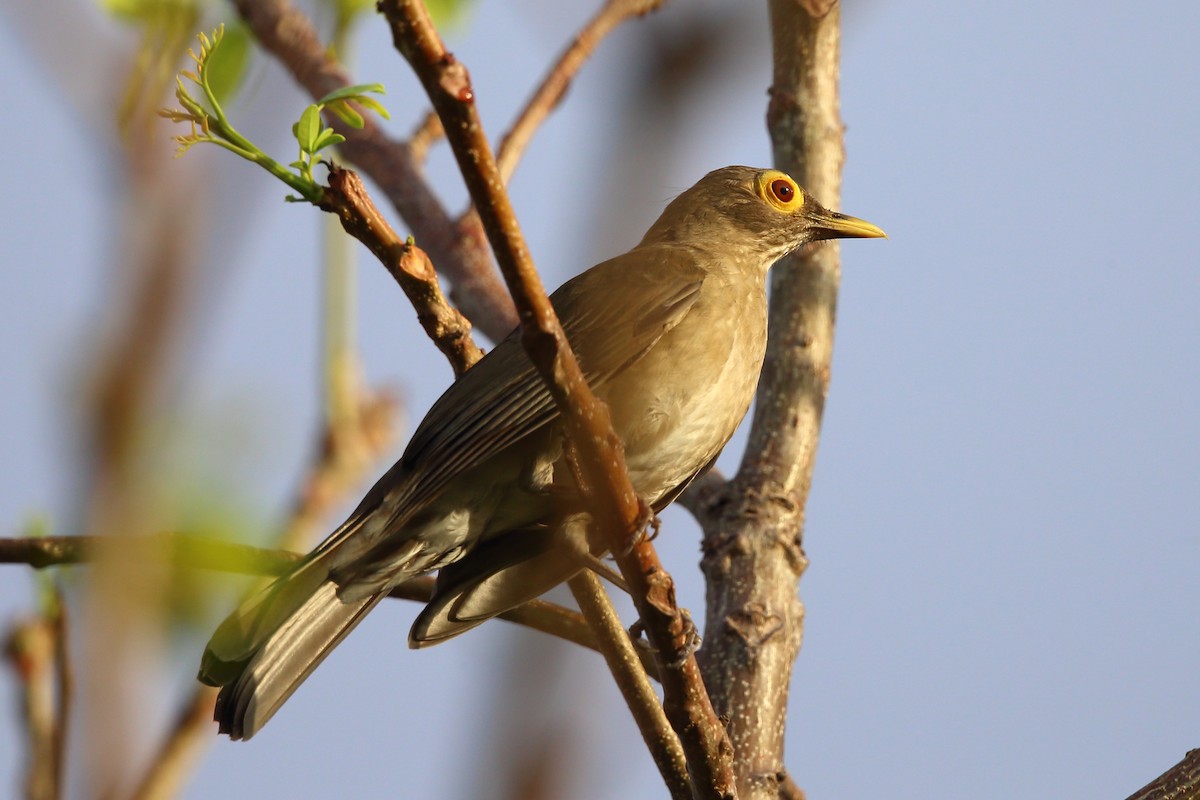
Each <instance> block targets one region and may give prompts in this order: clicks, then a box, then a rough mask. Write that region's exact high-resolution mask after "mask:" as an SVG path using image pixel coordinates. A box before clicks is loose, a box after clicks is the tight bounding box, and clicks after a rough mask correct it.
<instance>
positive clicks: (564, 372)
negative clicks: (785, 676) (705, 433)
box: [380, 0, 734, 797]
mask: <svg viewBox="0 0 1200 800" xmlns="http://www.w3.org/2000/svg"><path fill="white" fill-rule="evenodd" d="M380 10H381V11H383V13H384V15H385V16H386V17H387V19H388V22H389V24H390V25H391V28H392V38H393V41H394V42H395V45H396V48H397V49H398V50H399V51H400V52H401V53H402V54H403V55H404V57H405V58H406V59H407V60H408V62H409V63H410V64H411V65H412V67H413V70H414V72H416V74H417V76H418V78H420V80H421V84H422V85H423V86H424V87H425V91H426V92H427V93H428V94H429V97H430V100H431V101H432V102H433V107H434V109H435V110H436V111H437V112H438V115H439V116H441V118H442V126H443V128H445V130H446V136H447V139H448V140H449V142H450V146H451V148H452V149H453V151H454V155H455V158H456V159H457V160H458V164H459V169H460V170H461V171H462V173H463V179H464V181H465V182H466V184H467V188H468V190H469V191H470V193H471V197H472V199H473V200H474V202H475V206H476V208H477V209H478V210H479V215H480V219H481V221H482V223H483V227H484V230H485V231H486V232H487V234H488V239H489V241H491V243H492V250H493V252H494V253H495V255H496V260H497V262H498V263H499V265H500V271H501V273H502V274H503V275H504V278H505V280H506V282H507V283H508V286H509V290H510V291H511V292H512V295H513V300H514V301H515V302H516V305H517V310H518V315H519V317H520V320H521V324H522V335H521V341H522V344H523V345H524V346H525V349H526V350H527V351H528V352H529V355H530V358H531V359H532V361H533V363H534V365H535V366H536V367H537V369H538V371H539V372H540V374H541V375H542V378H543V380H544V381H545V382H546V385H547V387H548V388H549V390H550V393H551V395H552V396H553V398H554V400H555V403H556V404H557V406H558V409H559V411H560V413H561V414H562V418H563V422H564V426H565V428H566V432H567V436H568V440H569V442H570V443H571V445H572V447H573V448H575V449H576V450H577V451H578V453H579V454H580V456H581V457H580V458H579V459H578V463H579V464H580V466H581V467H582V476H581V477H582V479H583V480H582V483H583V486H582V488H583V490H584V492H585V494H586V495H587V496H588V497H589V499H590V500H591V508H592V510H593V512H594V514H595V517H596V521H597V523H598V525H599V528H600V530H601V531H602V532H603V533H604V535H605V537H606V539H607V541H608V542H609V547H610V550H611V551H612V552H613V553H614V554H615V555H616V558H617V563H618V565H619V566H620V567H621V573H622V575H623V576H624V577H625V580H626V582H627V583H628V584H629V587H630V589H631V593H632V595H633V599H634V603H635V604H636V606H637V609H638V613H639V614H640V615H641V619H642V622H643V623H644V624H645V626H646V631H647V635H648V638H649V639H650V642H651V644H652V646H653V649H654V651H655V659H656V661H657V663H658V665H659V674H660V676H661V678H662V682H663V693H664V707H665V709H666V712H667V717H668V719H670V720H671V724H672V726H673V727H674V728H675V731H676V733H678V734H679V738H680V741H681V742H682V743H683V747H684V751H685V752H686V753H687V758H688V767H689V770H690V772H691V779H692V785H693V791H694V792H695V793H696V794H697V795H698V796H703V797H729V796H733V795H734V786H733V772H732V770H731V768H730V757H731V755H732V753H731V749H730V747H729V740H728V738H727V737H726V735H725V729H724V727H723V726H722V725H721V723H720V721H719V720H718V719H717V716H716V714H715V713H713V710H712V706H711V704H710V703H709V701H708V696H707V693H706V692H705V690H704V684H703V682H702V681H701V680H700V672H699V668H698V667H697V665H696V661H695V657H694V655H693V653H692V644H693V642H694V640H695V639H694V630H693V629H692V628H691V624H690V621H688V620H687V619H686V617H685V615H684V614H682V613H681V612H680V610H679V608H678V606H677V605H676V603H675V597H674V584H673V582H672V581H671V578H670V575H669V574H667V572H666V571H665V570H664V569H663V567H662V564H661V562H660V561H659V560H658V556H657V554H656V553H655V552H654V548H653V546H651V545H650V543H649V542H648V541H645V540H644V538H643V540H642V541H640V542H637V541H636V540H635V537H637V536H638V535H639V534H640V532H641V529H642V527H643V526H644V522H643V521H644V520H645V518H646V513H645V510H644V508H643V507H642V505H641V503H640V501H639V500H638V498H637V496H636V494H635V493H634V490H633V486H632V485H631V484H630V482H629V475H628V472H627V470H626V468H625V463H624V461H625V459H624V448H623V446H622V444H621V440H620V439H619V438H618V437H617V435H616V434H615V433H614V432H613V430H612V422H611V419H610V417H609V413H608V409H607V407H605V406H604V405H603V404H602V403H600V402H598V401H597V400H596V398H595V396H594V395H593V394H592V393H591V390H590V389H589V388H588V386H587V384H586V382H585V381H584V379H583V375H582V372H581V371H580V369H579V364H578V362H577V361H576V359H575V356H574V354H573V353H572V352H571V349H570V347H569V345H568V344H567V340H566V336H565V335H564V334H563V331H562V327H561V325H560V324H559V322H558V318H557V317H556V315H555V313H554V309H553V307H551V305H550V302H549V300H548V299H547V297H546V293H545V290H544V289H543V287H542V283H541V280H540V278H539V277H538V275H537V272H536V271H535V270H534V267H533V264H532V261H531V260H530V258H529V254H528V251H527V249H526V246H525V241H524V237H523V236H522V234H521V229H520V226H519V224H518V223H517V219H516V216H515V214H514V213H513V210H512V205H511V203H510V202H509V199H508V196H507V194H506V193H505V191H504V182H503V180H502V178H501V175H500V172H499V169H498V167H497V166H496V160H495V157H494V156H493V155H492V151H491V147H490V145H489V144H488V141H487V138H486V137H485V136H484V133H483V129H482V127H481V125H480V122H479V117H478V114H477V113H476V109H475V104H474V90H473V89H472V87H471V82H470V76H469V75H468V73H467V70H466V68H465V67H464V66H463V65H462V64H461V63H459V62H458V61H457V60H456V59H455V58H454V56H453V55H451V54H450V53H448V52H447V51H446V49H445V47H444V46H443V45H442V42H441V39H440V37H439V36H438V34H437V32H436V31H435V30H434V28H433V25H432V23H431V22H430V20H429V16H428V12H427V11H426V9H425V6H424V4H423V3H421V2H419V0H382V2H381V3H380Z"/></svg>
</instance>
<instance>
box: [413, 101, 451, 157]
mask: <svg viewBox="0 0 1200 800" xmlns="http://www.w3.org/2000/svg"><path fill="white" fill-rule="evenodd" d="M445 135H446V131H444V130H443V129H442V118H441V117H439V116H438V115H437V112H436V111H434V110H433V109H430V110H429V111H427V112H425V118H424V119H422V120H421V124H419V125H417V127H416V128H415V129H414V130H413V132H412V135H411V136H409V137H408V146H409V149H410V150H411V151H412V157H413V160H414V161H416V162H417V163H418V164H421V163H424V161H425V158H426V157H427V156H428V155H429V148H430V147H432V146H433V144H434V142H436V141H438V140H439V139H441V138H442V137H443V136H445Z"/></svg>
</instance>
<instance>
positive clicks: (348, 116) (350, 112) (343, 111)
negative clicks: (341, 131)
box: [325, 101, 366, 129]
mask: <svg viewBox="0 0 1200 800" xmlns="http://www.w3.org/2000/svg"><path fill="white" fill-rule="evenodd" d="M325 108H326V109H328V110H329V113H331V114H333V115H334V116H335V117H337V118H338V119H340V120H341V121H342V122H344V123H346V124H347V125H349V126H350V127H351V128H355V129H359V128H362V126H363V125H365V124H366V121H365V120H364V119H363V117H362V114H360V113H358V112H357V111H355V110H354V108H353V107H352V106H350V105H348V104H347V103H345V102H341V101H339V102H334V103H330V104H329V105H327V106H325Z"/></svg>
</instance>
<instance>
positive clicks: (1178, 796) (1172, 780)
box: [1127, 748, 1200, 800]
mask: <svg viewBox="0 0 1200 800" xmlns="http://www.w3.org/2000/svg"><path fill="white" fill-rule="evenodd" d="M1198 797H1200V748H1196V749H1195V750H1189V751H1188V752H1187V755H1185V756H1184V757H1183V759H1182V760H1181V761H1180V762H1179V763H1178V764H1176V765H1175V766H1173V767H1171V768H1170V769H1169V770H1167V771H1166V772H1164V773H1163V774H1162V775H1159V776H1158V777H1157V778H1155V779H1154V780H1152V781H1150V783H1148V784H1146V785H1145V786H1143V787H1142V788H1141V789H1139V790H1137V791H1136V792H1134V793H1133V794H1131V795H1130V796H1129V797H1128V798H1127V800H1196V798H1198Z"/></svg>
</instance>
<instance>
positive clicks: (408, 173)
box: [234, 0, 517, 340]
mask: <svg viewBox="0 0 1200 800" xmlns="http://www.w3.org/2000/svg"><path fill="white" fill-rule="evenodd" d="M234 6H235V7H236V8H237V10H238V13H239V14H240V15H241V17H242V19H243V20H244V21H245V22H246V25H247V26H248V27H249V28H250V29H251V30H252V31H253V32H254V35H255V37H256V38H257V39H258V42H259V44H260V45H262V47H263V49H265V50H266V51H267V52H269V53H271V54H272V55H274V56H275V57H276V58H277V59H278V60H279V62H280V63H281V64H282V65H283V66H284V67H285V68H286V69H287V70H288V71H289V72H290V73H291V74H292V77H293V78H295V80H296V82H297V83H298V84H299V85H300V86H301V87H303V88H304V90H305V91H307V92H308V94H309V95H310V96H311V97H312V98H313V99H314V100H317V99H320V98H322V97H324V96H325V95H327V94H328V93H330V92H332V91H334V90H335V89H340V88H343V87H345V86H349V85H351V83H352V81H351V80H350V77H349V75H348V74H347V73H346V70H345V69H344V68H343V67H342V65H341V64H339V63H338V62H337V61H336V60H335V59H334V58H333V56H332V55H331V54H330V52H329V50H328V49H327V48H326V47H325V46H324V45H323V44H322V43H321V40H320V37H319V36H318V35H317V30H316V28H315V27H314V26H313V24H312V22H311V20H309V19H308V17H307V16H305V14H304V12H302V11H300V10H299V9H297V8H296V7H295V6H293V5H292V4H291V2H289V0H234ZM327 119H328V120H329V124H330V125H332V126H333V127H334V128H335V129H337V131H338V132H339V133H341V134H342V135H343V136H345V137H346V141H345V142H343V143H342V144H341V145H340V146H339V148H338V150H339V152H340V153H341V154H342V156H343V157H344V158H345V159H346V160H347V161H348V162H350V163H351V164H354V165H355V166H356V167H358V168H359V169H360V170H362V172H363V173H364V174H366V175H368V176H369V177H370V178H371V180H373V181H374V182H375V183H376V184H377V185H378V186H379V187H380V189H381V190H382V191H383V193H384V195H385V196H386V197H387V198H388V200H389V201H390V202H391V203H392V205H393V206H394V207H395V209H396V211H397V212H398V213H399V214H400V216H401V217H403V218H404V221H405V222H407V223H408V225H409V226H410V227H411V228H412V231H413V235H414V236H415V237H416V239H417V241H418V242H420V244H421V246H422V247H423V248H425V250H427V251H428V252H429V253H430V255H431V257H432V259H433V261H434V263H436V264H437V265H438V268H439V269H441V270H442V272H443V273H444V274H445V275H446V277H447V278H449V280H450V282H451V284H452V285H453V286H454V290H453V291H452V292H451V295H452V296H453V297H454V299H455V301H456V302H457V303H458V304H459V305H460V306H461V307H462V309H463V310H464V312H465V313H466V314H467V316H468V317H470V318H471V320H473V321H474V323H475V324H476V325H477V326H478V327H479V329H480V330H482V331H483V332H484V333H486V334H487V335H488V336H489V337H491V338H492V339H496V340H499V339H502V338H504V337H505V336H506V335H508V332H509V331H511V330H512V329H513V327H515V326H516V323H517V318H516V315H515V314H514V312H513V307H512V302H511V301H510V300H509V297H508V293H507V292H505V290H504V286H503V284H502V283H501V282H500V280H499V279H498V277H497V275H496V272H495V269H493V267H492V260H491V257H490V256H489V255H488V247H487V242H486V240H484V238H483V237H482V235H475V236H471V235H467V236H465V237H464V236H463V232H462V231H460V230H459V229H458V228H457V226H456V225H455V224H454V222H453V220H452V219H451V217H450V215H449V214H448V213H447V212H446V209H445V208H444V207H443V206H442V203H441V201H440V200H439V199H438V198H437V195H436V194H435V193H434V192H433V189H432V188H431V187H430V186H429V184H428V182H427V181H426V180H425V178H424V175H423V174H422V172H421V166H420V160H421V158H423V157H424V153H423V152H420V151H419V152H416V153H414V151H413V148H412V147H411V146H409V145H408V144H406V143H405V142H401V141H397V140H395V139H392V138H390V137H388V136H387V134H386V133H384V131H383V130H382V129H381V128H380V127H379V126H378V125H377V124H376V123H375V121H374V120H373V119H372V118H371V117H370V116H369V115H366V116H365V125H364V126H363V128H362V129H355V128H350V127H348V126H346V125H344V124H343V123H342V122H341V120H339V119H337V118H336V117H333V116H331V115H328V116H327Z"/></svg>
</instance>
